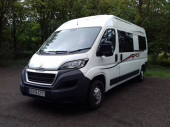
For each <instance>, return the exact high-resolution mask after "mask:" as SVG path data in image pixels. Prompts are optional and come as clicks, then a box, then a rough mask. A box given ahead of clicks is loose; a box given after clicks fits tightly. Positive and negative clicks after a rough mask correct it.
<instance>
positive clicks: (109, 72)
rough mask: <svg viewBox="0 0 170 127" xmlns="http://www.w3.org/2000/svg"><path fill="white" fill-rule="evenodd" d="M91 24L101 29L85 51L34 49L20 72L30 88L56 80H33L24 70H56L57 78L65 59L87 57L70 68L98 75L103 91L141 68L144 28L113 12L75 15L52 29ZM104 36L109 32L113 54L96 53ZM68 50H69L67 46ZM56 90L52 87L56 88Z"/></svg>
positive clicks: (88, 75)
mask: <svg viewBox="0 0 170 127" xmlns="http://www.w3.org/2000/svg"><path fill="white" fill-rule="evenodd" d="M92 27H99V28H100V31H99V33H98V35H97V37H96V39H95V41H94V43H93V45H92V46H91V47H90V49H89V50H87V51H85V52H78V51H77V52H75V53H66V54H52V55H50V54H45V55H44V54H39V53H35V54H34V55H33V56H32V58H31V60H30V62H29V65H28V67H27V68H26V69H25V74H23V75H26V76H25V81H23V82H25V83H26V84H27V85H28V86H30V87H33V88H34V86H36V87H37V88H38V89H41V88H42V89H43V88H44V87H50V88H51V87H52V86H54V84H53V83H54V82H55V81H53V82H52V83H41V82H36V80H35V81H30V80H29V78H28V75H27V72H34V73H43V74H46V73H47V74H48V73H52V74H55V80H56V78H58V76H57V75H58V74H59V73H60V72H59V71H60V70H61V71H62V69H60V67H61V66H63V65H64V64H65V63H67V62H70V61H77V60H87V63H86V64H85V66H83V67H79V68H76V69H73V72H74V70H78V71H80V72H81V73H82V74H83V76H84V77H85V78H86V79H88V80H89V81H92V80H93V79H95V78H97V79H99V80H100V79H101V80H102V81H103V82H104V87H105V92H107V91H108V90H110V89H112V88H113V87H115V86H117V85H119V84H121V83H123V82H125V81H127V80H130V79H132V78H134V77H136V76H138V75H139V74H140V71H141V69H142V68H143V69H145V68H146V63H147V54H148V49H147V38H146V33H145V30H144V29H143V28H141V27H139V26H137V25H134V24H132V23H130V22H127V21H125V20H123V19H120V18H118V17H116V16H113V15H98V16H91V17H85V18H79V19H74V20H71V21H68V22H66V23H64V24H63V25H61V26H60V27H59V28H58V29H57V30H56V31H55V32H57V31H63V30H71V29H80V28H92ZM106 31H107V32H106ZM109 32H110V33H109ZM109 34H110V35H109ZM104 36H107V37H106V38H107V39H109V37H110V36H111V37H112V41H113V43H112V44H113V54H112V55H110V56H105V55H102V56H97V51H98V50H99V47H100V45H101V41H102V39H103V38H104V39H105V37H104ZM66 38H67V37H66ZM113 38H114V39H115V41H114V40H113ZM80 39H81V38H80ZM105 41H106V40H105ZM126 41H128V42H126ZM139 41H141V42H139ZM77 43H78V42H77ZM102 43H103V42H102ZM104 43H105V42H104ZM75 45H76V43H75ZM129 45H130V46H131V47H130V46H129ZM42 47H43V46H42ZM127 47H128V48H127ZM70 51H72V50H71V49H70ZM78 62H79V61H78ZM80 62H84V61H80ZM75 64H77V63H75ZM82 64H83V63H82ZM70 65H71V66H73V63H70ZM67 66H68V65H67ZM75 66H76V65H75ZM23 79H24V78H23ZM23 84H24V83H23ZM84 85H86V84H84ZM37 88H36V89H37ZM21 89H22V88H21ZM56 91H57V90H56V89H55V92H56ZM22 93H23V92H22ZM86 94H87V93H86Z"/></svg>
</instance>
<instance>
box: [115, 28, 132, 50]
mask: <svg viewBox="0 0 170 127" xmlns="http://www.w3.org/2000/svg"><path fill="white" fill-rule="evenodd" d="M118 37H119V52H133V51H134V47H133V34H131V33H127V32H124V31H119V30H118Z"/></svg>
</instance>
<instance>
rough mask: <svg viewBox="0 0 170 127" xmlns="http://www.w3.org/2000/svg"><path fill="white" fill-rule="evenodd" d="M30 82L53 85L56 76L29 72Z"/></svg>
mask: <svg viewBox="0 0 170 127" xmlns="http://www.w3.org/2000/svg"><path fill="white" fill-rule="evenodd" d="M27 75H28V80H29V81H31V82H37V83H44V84H52V83H53V81H54V78H55V74H47V73H46V74H44V73H35V72H27Z"/></svg>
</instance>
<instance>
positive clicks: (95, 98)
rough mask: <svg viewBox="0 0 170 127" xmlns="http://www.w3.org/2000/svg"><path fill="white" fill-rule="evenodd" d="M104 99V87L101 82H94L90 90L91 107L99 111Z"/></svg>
mask: <svg viewBox="0 0 170 127" xmlns="http://www.w3.org/2000/svg"><path fill="white" fill-rule="evenodd" d="M103 99H104V85H103V82H102V81H100V80H94V81H92V83H91V87H90V90H89V107H90V108H91V109H93V110H94V109H97V108H99V107H100V106H101V105H102V102H103Z"/></svg>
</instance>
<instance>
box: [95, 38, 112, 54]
mask: <svg viewBox="0 0 170 127" xmlns="http://www.w3.org/2000/svg"><path fill="white" fill-rule="evenodd" d="M112 55H113V51H112V44H111V42H109V41H106V42H105V43H104V44H100V46H99V48H98V51H97V56H106V57H107V56H112Z"/></svg>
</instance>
